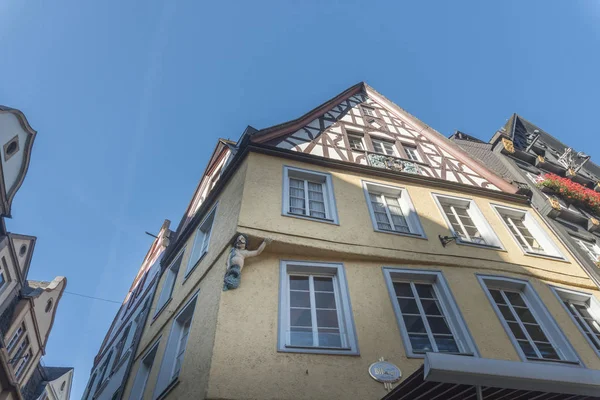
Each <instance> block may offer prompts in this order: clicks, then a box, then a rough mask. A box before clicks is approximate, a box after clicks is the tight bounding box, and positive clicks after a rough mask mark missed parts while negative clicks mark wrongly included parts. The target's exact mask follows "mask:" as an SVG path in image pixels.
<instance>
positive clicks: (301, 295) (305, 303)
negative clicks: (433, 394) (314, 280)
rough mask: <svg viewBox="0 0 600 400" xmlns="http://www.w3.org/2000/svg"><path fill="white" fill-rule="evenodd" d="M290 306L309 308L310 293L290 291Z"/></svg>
mask: <svg viewBox="0 0 600 400" xmlns="http://www.w3.org/2000/svg"><path fill="white" fill-rule="evenodd" d="M290 306H291V307H305V308H310V293H309V292H296V291H290Z"/></svg>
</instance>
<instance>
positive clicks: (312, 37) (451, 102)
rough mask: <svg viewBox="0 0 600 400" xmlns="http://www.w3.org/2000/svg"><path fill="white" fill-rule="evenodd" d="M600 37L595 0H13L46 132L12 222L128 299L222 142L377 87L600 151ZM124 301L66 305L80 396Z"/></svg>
mask: <svg viewBox="0 0 600 400" xmlns="http://www.w3.org/2000/svg"><path fill="white" fill-rule="evenodd" d="M83 3H90V4H83ZM599 49H600V3H599V2H597V1H593V0H589V1H585V0H582V1H567V2H558V1H553V2H550V1H502V2H495V3H494V4H491V2H481V1H452V2H450V1H439V2H420V1H414V2H412V4H409V2H400V1H390V2H387V3H384V2H366V1H346V2H341V1H330V2H324V1H319V2H316V1H315V2H313V1H294V2H287V1H277V2H275V1H274V2H271V3H269V2H261V1H244V2H239V3H235V2H224V1H223V2H214V1H213V2H200V1H169V0H162V1H143V2H142V1H140V2H138V3H133V2H130V1H96V2H82V1H79V0H73V1H61V0H57V1H43V0H31V1H21V0H2V1H0V103H1V104H5V105H8V106H11V107H15V108H19V109H21V110H22V111H23V112H24V113H25V114H26V116H27V118H28V119H29V121H30V123H31V125H32V126H33V127H34V129H36V130H38V136H37V139H36V142H35V145H34V149H33V157H32V161H31V165H30V169H29V172H28V175H27V177H26V179H25V182H24V184H23V186H22V187H21V189H20V191H19V193H18V194H17V196H16V198H15V201H14V204H13V219H12V220H8V221H7V226H8V228H9V230H10V231H12V232H16V233H23V234H30V235H35V236H37V237H38V242H37V245H36V249H35V254H34V257H33V264H32V268H31V271H30V274H29V278H30V279H41V280H44V279H47V280H51V279H52V278H54V276H56V275H64V276H66V277H67V278H68V287H67V290H68V291H72V292H78V293H85V294H88V295H92V296H98V297H102V298H107V299H113V300H117V301H121V300H122V299H123V297H124V295H125V293H126V291H127V289H128V288H129V285H130V283H131V281H132V279H133V277H134V276H135V273H136V271H137V269H138V267H139V264H140V262H141V261H142V258H143V256H144V254H145V253H146V251H147V249H148V246H149V245H150V243H151V240H152V238H150V237H149V236H146V235H145V234H144V231H146V230H147V231H152V232H156V231H157V230H158V228H159V227H160V225H161V223H162V221H163V219H165V218H169V219H171V221H173V225H175V226H176V224H177V223H178V221H179V219H180V218H181V215H182V213H183V212H184V209H185V207H186V205H187V203H188V201H189V199H190V196H191V195H192V192H193V190H194V188H195V186H196V184H197V181H198V180H199V179H200V177H201V173H202V171H203V168H204V166H205V164H206V162H207V158H208V156H209V155H210V152H211V151H212V149H213V146H214V144H215V141H216V139H217V138H219V137H224V138H231V139H237V138H238V137H239V135H240V134H241V132H242V131H243V129H244V128H245V126H246V125H253V126H255V127H257V128H262V127H266V126H269V125H272V124H276V123H279V122H283V121H286V120H289V119H292V118H296V117H298V116H299V115H301V114H303V113H304V112H306V111H308V110H310V109H312V108H314V107H315V106H317V105H318V104H320V103H321V102H323V101H325V100H327V99H329V98H330V97H333V96H334V95H336V94H337V93H339V92H341V91H342V90H344V89H346V88H347V87H349V86H351V85H353V84H355V83H357V82H359V81H361V80H364V81H366V82H368V83H369V84H370V85H371V86H373V87H374V88H375V89H377V90H378V91H379V92H381V93H382V94H384V95H385V96H386V97H388V98H389V99H391V100H393V101H394V102H396V103H397V104H398V105H400V106H401V107H403V108H405V109H407V110H408V111H409V112H411V113H412V114H414V115H416V116H417V117H419V118H421V119H422V120H423V121H424V122H426V123H427V124H429V125H431V126H433V127H434V128H436V129H437V130H438V131H440V132H441V133H443V134H445V135H448V134H450V133H452V132H453V131H454V130H455V129H461V130H463V131H465V132H468V133H471V134H474V135H476V136H478V137H480V138H485V139H488V138H489V137H490V136H491V135H492V134H493V133H494V132H495V131H496V130H497V129H498V128H499V127H500V126H501V125H503V124H504V122H505V121H506V119H507V118H508V117H509V116H510V114H511V113H513V112H518V113H520V114H522V115H523V116H525V117H526V118H527V119H529V120H531V121H532V122H534V123H536V124H538V125H539V126H540V127H542V128H543V129H545V130H546V131H548V132H550V133H552V134H554V135H556V136H558V137H559V138H561V139H563V140H564V141H567V143H569V144H571V145H572V146H574V147H575V148H577V149H578V150H584V151H586V152H588V153H590V154H591V155H592V158H593V159H595V161H596V162H599V161H600V151H599V150H598V144H599V141H598V139H597V138H598V134H600V129H599V125H598V105H599V104H600V101H599V100H600V99H599V94H598V93H599V90H598V89H599V88H600V73H599V71H600V51H599ZM174 228H175V227H174ZM117 309H118V305H116V304H111V303H106V302H99V301H93V300H87V299H82V298H78V297H74V296H72V295H68V294H66V295H65V296H64V297H63V299H62V300H61V302H60V306H59V309H58V314H57V318H56V321H55V325H54V328H53V331H52V335H51V337H50V342H49V345H48V348H47V356H46V357H45V363H46V364H47V365H61V366H62V365H64V366H74V367H75V371H76V373H75V385H74V390H73V393H72V394H73V398H74V399H77V398H79V397H80V395H81V393H82V392H83V389H84V386H85V384H86V382H87V379H88V375H89V369H90V367H91V366H92V359H93V357H94V355H95V353H96V351H97V350H98V347H99V346H100V342H101V341H102V338H103V337H104V334H105V332H106V329H107V328H108V327H109V325H110V323H111V321H112V318H113V316H114V314H115V312H116V311H117Z"/></svg>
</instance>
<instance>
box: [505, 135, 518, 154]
mask: <svg viewBox="0 0 600 400" xmlns="http://www.w3.org/2000/svg"><path fill="white" fill-rule="evenodd" d="M502 146H504V150H505V151H506V152H507V153H510V154H514V152H515V145H514V143H513V141H512V140H510V139H507V138H502Z"/></svg>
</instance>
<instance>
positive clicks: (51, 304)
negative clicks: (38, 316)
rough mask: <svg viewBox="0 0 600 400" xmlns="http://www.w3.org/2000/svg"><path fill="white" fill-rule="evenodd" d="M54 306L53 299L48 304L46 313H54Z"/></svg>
mask: <svg viewBox="0 0 600 400" xmlns="http://www.w3.org/2000/svg"><path fill="white" fill-rule="evenodd" d="M53 305H54V302H53V301H52V299H48V302H47V303H46V309H45V310H44V311H46V312H50V311H52V306H53Z"/></svg>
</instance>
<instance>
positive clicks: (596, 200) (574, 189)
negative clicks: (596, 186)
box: [537, 173, 600, 226]
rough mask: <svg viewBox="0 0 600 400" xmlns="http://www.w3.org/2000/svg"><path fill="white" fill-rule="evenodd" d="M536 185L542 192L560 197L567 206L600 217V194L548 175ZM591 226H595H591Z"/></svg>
mask: <svg viewBox="0 0 600 400" xmlns="http://www.w3.org/2000/svg"><path fill="white" fill-rule="evenodd" d="M537 185H538V187H539V188H540V189H541V190H542V191H543V192H546V193H551V194H553V195H555V196H557V197H560V198H561V199H562V200H564V201H565V202H566V203H568V204H573V205H575V206H577V207H580V208H582V209H585V210H587V211H589V212H590V213H592V214H594V215H600V193H598V192H596V191H594V190H591V189H588V188H586V187H585V186H582V185H580V184H579V183H576V182H573V181H572V180H570V179H567V178H563V177H560V176H558V175H554V174H550V173H548V174H545V175H544V177H543V179H541V180H540V181H539V182H538V183H537ZM592 226H597V225H595V224H592Z"/></svg>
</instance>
